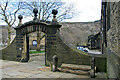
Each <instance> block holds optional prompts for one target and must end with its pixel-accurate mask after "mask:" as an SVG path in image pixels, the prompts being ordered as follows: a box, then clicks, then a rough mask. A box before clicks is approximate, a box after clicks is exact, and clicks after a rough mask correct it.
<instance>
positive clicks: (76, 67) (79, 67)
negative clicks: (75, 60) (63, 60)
mask: <svg viewBox="0 0 120 80" xmlns="http://www.w3.org/2000/svg"><path fill="white" fill-rule="evenodd" d="M61 68H62V69H71V70H82V71H89V70H91V66H89V65H75V64H62V65H61Z"/></svg>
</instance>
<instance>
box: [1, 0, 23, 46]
mask: <svg viewBox="0 0 120 80" xmlns="http://www.w3.org/2000/svg"><path fill="white" fill-rule="evenodd" d="M21 4H22V2H18V3H13V2H12V1H10V0H6V1H5V0H3V1H0V20H2V21H4V22H5V23H6V24H7V25H8V44H10V41H11V26H13V25H14V23H15V22H16V15H17V13H18V11H19V10H20V9H21Z"/></svg>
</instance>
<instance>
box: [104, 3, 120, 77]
mask: <svg viewBox="0 0 120 80" xmlns="http://www.w3.org/2000/svg"><path fill="white" fill-rule="evenodd" d="M106 12H107V13H106V15H107V16H106V30H107V32H106V37H107V48H106V51H107V72H108V77H109V78H118V79H120V2H110V3H107V4H106Z"/></svg>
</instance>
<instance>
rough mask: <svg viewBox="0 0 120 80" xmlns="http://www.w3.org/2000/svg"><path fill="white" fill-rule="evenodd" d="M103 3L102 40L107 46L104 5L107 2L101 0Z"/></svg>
mask: <svg viewBox="0 0 120 80" xmlns="http://www.w3.org/2000/svg"><path fill="white" fill-rule="evenodd" d="M103 5H104V12H103V41H104V44H105V47H107V42H106V5H107V2H103Z"/></svg>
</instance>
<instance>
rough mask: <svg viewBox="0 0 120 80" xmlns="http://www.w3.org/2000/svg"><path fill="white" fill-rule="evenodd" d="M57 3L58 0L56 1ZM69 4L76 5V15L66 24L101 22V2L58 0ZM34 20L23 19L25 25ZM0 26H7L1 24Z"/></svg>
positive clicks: (99, 0)
mask: <svg viewBox="0 0 120 80" xmlns="http://www.w3.org/2000/svg"><path fill="white" fill-rule="evenodd" d="M56 1H57V0H56ZM58 1H63V2H64V3H66V5H67V4H74V12H75V15H74V16H73V18H72V19H69V20H65V21H66V22H92V21H95V20H100V16H101V0H58ZM32 19H33V18H31V17H28V19H27V18H26V19H23V23H24V22H27V21H28V20H32ZM0 25H5V23H4V22H0Z"/></svg>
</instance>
